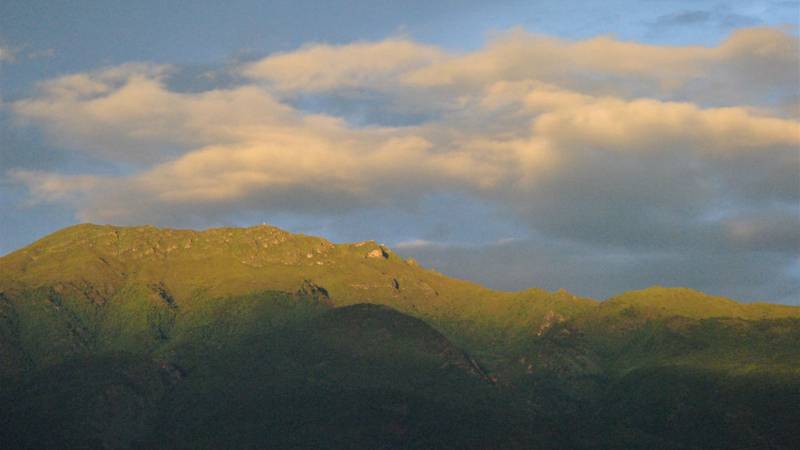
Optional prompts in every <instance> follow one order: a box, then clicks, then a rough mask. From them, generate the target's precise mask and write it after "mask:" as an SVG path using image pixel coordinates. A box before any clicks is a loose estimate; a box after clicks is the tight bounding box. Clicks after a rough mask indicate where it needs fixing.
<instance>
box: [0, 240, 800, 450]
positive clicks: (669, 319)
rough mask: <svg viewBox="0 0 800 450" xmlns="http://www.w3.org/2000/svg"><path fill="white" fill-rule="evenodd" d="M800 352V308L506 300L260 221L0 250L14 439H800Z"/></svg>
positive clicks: (586, 443) (708, 299)
mask: <svg viewBox="0 0 800 450" xmlns="http://www.w3.org/2000/svg"><path fill="white" fill-rule="evenodd" d="M799 362H800V307H791V306H785V305H771V304H744V303H738V302H735V301H733V300H730V299H726V298H724V297H718V296H712V295H707V294H704V293H702V292H699V291H695V290H691V289H687V288H664V287H659V286H656V287H651V288H648V289H643V290H638V291H630V292H627V293H623V294H620V295H618V296H614V297H612V298H609V299H607V300H605V301H597V300H593V299H588V298H583V297H579V296H575V295H573V294H571V293H569V292H566V291H564V290H559V291H555V292H548V291H545V290H542V289H538V288H530V289H526V290H523V291H517V292H506V291H494V290H491V289H488V288H485V287H482V286H480V285H478V284H475V283H471V282H469V281H465V280H457V279H453V278H450V277H447V276H445V275H442V274H440V273H438V272H436V271H433V270H429V269H425V268H423V267H421V266H419V265H418V264H417V263H416V262H414V261H413V260H409V259H403V258H401V257H400V256H399V255H397V254H396V253H394V252H393V251H392V250H391V249H390V248H388V247H387V246H384V245H382V244H379V243H377V242H375V241H363V242H356V243H347V244H334V243H331V242H330V241H328V240H326V239H322V238H316V237H313V236H306V235H302V234H292V233H289V232H286V231H284V230H281V229H279V228H276V227H271V226H266V225H260V226H256V227H250V228H215V229H210V230H206V231H193V230H173V229H159V228H156V227H152V226H142V227H114V226H107V225H92V224H84V225H77V226H74V227H69V228H66V229H64V230H60V231H58V232H56V233H53V234H51V235H48V236H46V237H44V238H42V239H41V240H39V241H37V242H35V243H33V244H31V245H29V246H27V247H24V248H22V249H19V250H17V251H15V252H12V253H11V254H8V255H6V256H3V257H0V407H3V408H4V409H5V410H6V411H10V413H8V414H10V419H9V420H11V421H10V422H8V423H9V424H10V425H8V427H7V428H3V426H0V438H5V439H8V440H9V441H10V442H15V443H17V444H19V445H17V447H20V448H48V447H59V446H64V445H68V446H70V447H74V448H82V447H100V448H137V447H143V446H144V447H151V448H181V447H183V448H197V447H200V448H219V447H225V446H231V445H235V446H237V447H280V448H319V447H335V448H352V447H353V445H352V443H353V442H356V443H360V445H356V446H362V447H368V448H376V447H378V448H414V447H420V448H431V447H439V448H441V447H448V446H449V447H460V448H487V447H496V446H498V445H499V446H501V447H504V448H531V447H534V448H576V449H600V448H665V449H666V448H670V449H699V448H716V447H719V446H720V445H719V443H720V442H722V448H740V447H748V446H750V447H756V448H758V445H760V444H759V443H761V442H764V440H765V439H772V441H774V442H777V444H775V445H773V446H772V448H781V449H783V448H786V449H790V448H794V447H795V446H794V445H793V444H794V443H795V442H800V436H796V435H795V434H794V432H793V431H792V430H793V429H794V428H793V425H794V421H793V419H792V418H793V417H797V415H800V409H798V408H800V382H797V380H800V363H799ZM65 380H70V381H68V382H67V381H65ZM665 386H666V389H673V387H674V389H677V391H676V392H679V393H680V395H677V394H676V395H677V396H670V395H664V393H663V389H662V387H665ZM709 392H720V393H721V394H720V395H724V400H725V402H726V404H728V405H732V406H730V407H721V406H719V405H718V404H717V403H718V402H717V399H716V398H715V397H714V396H712V395H709V394H708V393H709ZM292 399H301V400H292ZM775 399H780V400H775ZM51 401H52V402H56V403H57V404H63V405H73V404H74V405H79V406H76V407H74V408H72V407H70V408H71V409H70V408H68V410H74V411H76V412H75V415H74V416H73V415H68V414H61V413H58V414H53V413H51V412H50V409H49V408H50V406H49V405H50V403H51ZM770 402H772V403H770ZM775 402H777V403H775ZM318 403H321V404H326V405H330V406H329V407H326V408H327V409H325V408H323V409H325V410H326V411H329V412H330V414H328V415H326V414H322V413H320V411H321V410H320V409H319V408H317V406H315V405H317V404H318ZM264 405H269V408H265V406H264ZM611 405H624V407H622V406H611ZM653 405H656V406H653ZM731 408H733V409H731ZM270 411H280V413H277V412H270ZM631 411H634V412H635V414H633V415H632V413H631ZM687 411H688V412H690V414H689V413H687ZM731 411H733V412H734V413H733V414H732V413H731ZM756 415H763V416H765V417H767V418H768V419H769V420H760V419H759V420H756V419H753V417H755V416H756ZM702 416H708V417H710V418H711V419H713V420H710V421H709V422H708V423H707V424H704V423H705V422H700V425H697V424H698V420H699V419H698V417H702ZM491 418H494V419H491ZM667 419H669V420H667ZM203 423H214V424H216V427H212V428H211V429H209V428H208V427H203V426H198V424H203ZM456 423H458V424H462V425H455V424H456ZM299 424H305V425H299ZM578 424H582V425H580V426H579V425H578ZM87 427H88V428H87ZM217 427H218V428H220V429H223V430H226V432H225V433H224V434H223V435H219V434H218V433H215V430H216V428H217ZM297 427H300V428H297ZM743 427H744V428H743ZM776 427H777V428H776ZM87 429H91V430H95V431H92V432H90V433H88V434H87V433H86V432H85V430H87ZM742 429H744V430H745V431H739V432H734V431H733V430H742ZM258 430H261V431H258ZM265 430H266V431H265ZM292 430H295V431H296V430H300V431H298V432H295V431H292ZM432 430H437V431H436V432H435V433H434V432H433V431H432ZM775 430H778V431H779V432H778V433H777V434H775V433H776V431H775ZM432 433H433V434H432ZM676 433H679V434H676ZM770 433H773V434H774V435H775V436H777V437H775V436H772V437H769V436H770ZM324 435H330V436H333V437H334V438H335V439H334V441H335V444H329V445H328V444H323V443H322V441H319V439H321V436H324ZM599 435H602V437H598V436H599ZM436 436H438V437H436ZM87 439H88V440H89V441H87ZM225 439H233V441H226V440H225ZM182 442H184V443H186V444H181V443H182ZM232 442H233V444H232ZM332 442H333V441H332Z"/></svg>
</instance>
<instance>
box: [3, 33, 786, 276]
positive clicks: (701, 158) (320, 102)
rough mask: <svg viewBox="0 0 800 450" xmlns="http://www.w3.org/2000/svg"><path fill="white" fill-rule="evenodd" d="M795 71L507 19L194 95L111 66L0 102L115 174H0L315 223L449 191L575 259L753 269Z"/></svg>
mask: <svg viewBox="0 0 800 450" xmlns="http://www.w3.org/2000/svg"><path fill="white" fill-rule="evenodd" d="M798 67H800V65H798V39H797V38H796V37H795V36H793V35H790V34H788V33H786V32H783V31H781V30H776V29H770V28H751V29H743V30H739V31H737V32H735V33H733V34H732V35H731V36H730V37H729V38H728V39H726V40H724V41H723V42H721V43H720V44H719V45H717V46H715V47H693V46H680V47H679V46H654V45H645V44H641V43H636V42H625V41H620V40H617V39H615V38H613V37H596V38H592V39H587V40H582V41H567V40H563V39H558V38H554V37H549V36H543V35H536V34H531V33H527V32H524V31H522V30H512V31H510V32H507V33H504V34H501V35H498V36H496V37H495V38H494V39H493V40H491V41H489V42H488V43H487V44H486V45H485V46H484V47H483V48H481V49H478V50H476V51H473V52H468V53H460V54H456V53H452V52H448V51H446V50H445V49H441V48H437V47H433V46H429V45H425V44H421V43H418V42H414V41H411V40H408V39H400V38H392V39H387V40H384V41H379V42H357V43H352V44H349V45H339V46H332V45H326V44H318V45H308V46H305V47H302V48H300V49H298V50H295V51H293V52H286V53H279V54H273V55H268V56H267V57H265V58H263V59H260V60H257V61H253V62H249V63H245V64H240V65H237V66H234V67H232V68H230V70H231V72H232V73H233V77H234V78H235V79H236V80H237V81H236V83H233V85H232V86H225V87H218V88H215V89H210V90H204V91H200V92H195V91H182V90H178V89H175V88H174V87H170V83H169V81H170V77H172V76H173V74H174V73H175V72H177V71H180V68H179V67H170V66H163V65H153V64H127V65H122V66H116V67H110V68H105V69H101V70H97V71H94V72H89V73H78V74H72V75H68V76H64V77H60V78H56V79H52V80H49V81H47V82H44V83H42V84H41V85H40V86H39V89H38V91H37V93H36V95H34V96H32V97H29V98H25V99H22V100H18V101H15V102H12V103H10V104H9V105H7V107H8V108H10V110H11V111H12V113H13V114H14V116H15V118H16V120H17V121H18V123H19V124H22V125H30V126H35V127H39V128H40V129H41V130H43V132H44V133H45V134H46V135H47V136H48V137H49V139H51V140H52V141H53V142H54V143H56V144H57V145H59V146H62V147H64V148H68V149H70V150H73V151H77V152H83V153H85V154H87V155H89V156H90V157H92V158H96V159H100V160H106V161H112V162H118V163H124V164H126V165H127V166H129V167H133V169H132V170H130V171H129V172H130V173H127V174H125V175H117V176H109V175H102V176H101V175H96V174H91V173H87V174H79V175H74V174H72V175H67V174H62V173H53V172H40V171H31V170H22V169H12V170H10V171H9V172H8V175H9V176H10V177H11V178H12V179H14V180H16V181H17V182H19V183H23V184H24V185H27V186H28V187H29V189H30V193H31V197H32V199H33V200H35V201H43V202H61V203H64V202H66V203H68V204H72V205H74V207H75V208H76V210H77V211H78V212H77V214H78V217H79V218H80V220H85V221H99V222H114V223H141V222H154V223H159V224H173V225H174V224H178V225H179V224H180V223H181V221H182V220H183V219H182V218H184V217H189V216H190V217H200V218H205V219H207V220H208V221H209V222H210V223H211V222H214V221H215V220H218V219H219V218H220V217H225V216H226V215H231V214H237V213H242V212H250V211H264V212H267V213H269V212H294V213H302V214H311V215H319V216H326V215H327V216H329V215H336V214H344V213H346V212H347V211H356V210H359V209H364V208H398V207H400V208H407V207H413V205H414V204H415V203H417V202H419V201H420V200H422V199H424V198H426V197H429V196H431V195H437V194H442V193H444V194H448V193H455V194H458V195H463V196H465V197H467V198H474V199H476V201H481V202H488V203H490V204H492V205H495V206H496V207H497V209H498V211H500V212H501V214H503V215H506V216H507V217H510V218H512V219H511V220H516V221H520V222H522V223H524V224H525V226H526V227H527V228H528V230H529V232H530V234H529V235H530V236H534V235H535V236H538V239H540V241H542V240H548V239H552V240H558V242H566V243H569V245H570V246H579V247H580V246H584V247H583V248H584V251H583V253H587V252H589V249H592V250H591V251H594V252H609V251H611V249H615V251H622V252H625V254H627V255H629V257H630V258H633V259H634V260H635V259H636V258H637V257H639V258H644V259H647V261H654V259H653V255H655V254H660V253H659V252H662V253H663V252H665V251H669V252H677V255H682V260H684V261H686V260H687V258H688V256H687V255H695V256H694V257H691V258H689V259H693V260H698V258H699V256H697V255H703V258H702V260H703V261H704V262H705V261H708V262H709V263H711V264H712V265H713V262H714V261H727V262H728V264H730V261H734V260H737V258H739V259H740V260H745V259H746V260H748V261H751V260H752V261H769V262H770V264H778V267H775V268H773V269H772V270H771V271H770V275H769V276H770V277H773V275H774V273H775V272H776V271H786V270H789V269H788V267H789V266H790V265H791V264H792V260H793V258H794V257H795V256H796V255H797V253H798V250H800V214H798V213H799V212H800V211H798V205H800V184H799V180H798V174H800V157H799V154H798V149H800V125H798V116H797V111H798V108H797V104H798V93H797V86H798V83H800V73H798V71H799V70H800V69H798ZM331 105H333V107H331ZM365 111H366V113H365ZM378 118H380V120H379V119H378ZM399 118H402V120H400V119H399ZM409 242H413V243H414V245H407V246H406V247H408V248H413V249H417V250H419V251H421V249H424V248H426V247H429V248H431V249H432V250H431V251H439V252H440V253H441V252H444V251H450V250H447V249H445V248H444V247H442V246H441V245H437V244H436V243H432V242H428V241H427V240H425V239H423V238H421V237H420V238H419V239H416V240H410V241H409ZM500 247H502V248H507V247H508V244H503V245H500ZM578 254H581V252H578ZM714 255H717V257H716V259H715V257H714ZM758 255H767V256H764V257H763V258H762V259H759V258H758ZM644 259H642V260H644ZM656 259H657V258H656ZM678 259H681V258H678ZM670 267H672V266H670ZM747 267H748V268H751V266H747ZM630 269H631V270H634V269H635V267H631V268H630ZM713 270H716V271H717V272H716V273H720V271H724V270H725V267H717V268H715V269H713ZM709 277H710V278H714V276H713V275H709ZM723 278H724V277H723ZM773 278H774V277H773ZM790 280H794V279H792V278H790ZM531 284H535V280H533V281H532V283H531Z"/></svg>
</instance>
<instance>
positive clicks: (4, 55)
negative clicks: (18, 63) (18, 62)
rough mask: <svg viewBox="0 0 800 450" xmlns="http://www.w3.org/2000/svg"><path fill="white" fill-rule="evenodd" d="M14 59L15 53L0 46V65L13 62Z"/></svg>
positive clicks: (8, 48)
mask: <svg viewBox="0 0 800 450" xmlns="http://www.w3.org/2000/svg"><path fill="white" fill-rule="evenodd" d="M15 57H16V52H15V51H14V50H12V49H11V48H10V47H5V46H2V45H0V63H2V62H13V61H14V59H15Z"/></svg>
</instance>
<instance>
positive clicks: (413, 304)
mask: <svg viewBox="0 0 800 450" xmlns="http://www.w3.org/2000/svg"><path fill="white" fill-rule="evenodd" d="M262 291H279V292H287V293H298V292H307V293H308V294H313V295H316V296H319V297H324V300H325V301H326V302H327V303H329V304H330V305H332V306H344V305H348V304H356V303H364V302H368V303H378V304H385V305H388V306H391V307H392V308H394V309H397V310H399V311H402V312H406V313H408V314H411V315H413V316H415V317H420V318H423V319H425V320H428V321H430V322H431V323H432V324H434V325H435V326H436V327H437V328H440V329H442V330H443V331H445V332H447V333H448V334H449V335H451V337H452V338H453V339H455V340H456V341H458V342H461V343H463V344H465V345H466V344H474V345H478V342H476V340H477V341H481V342H484V341H485V340H486V339H493V340H498V341H513V340H515V339H519V338H520V336H525V335H527V334H530V333H535V332H536V330H537V329H538V328H539V327H540V326H541V325H542V323H543V320H545V319H544V318H545V316H546V315H547V314H548V313H551V314H557V315H559V317H561V316H564V317H571V316H573V315H577V314H580V313H582V312H584V311H586V310H588V309H591V308H593V307H594V305H595V302H594V301H591V300H588V299H581V298H576V297H575V296H573V295H571V294H568V293H565V292H560V293H549V292H545V291H541V290H530V291H525V292H520V293H508V292H497V291H492V290H489V289H486V288H483V287H481V286H478V285H476V284H473V283H469V282H466V281H461V280H456V279H452V278H448V277H446V276H443V275H441V274H439V273H437V272H435V271H431V270H427V269H424V268H422V267H420V266H418V265H417V264H415V263H414V262H413V261H406V260H403V259H402V258H400V257H399V256H397V255H396V254H395V253H393V252H392V251H391V250H389V249H388V248H386V247H384V246H381V245H378V244H376V243H375V242H371V241H368V242H361V243H355V244H340V245H337V244H332V243H330V242H329V241H327V240H324V239H321V238H316V237H309V236H304V235H297V234H291V233H288V232H285V231H282V230H279V229H277V228H274V227H270V226H257V227H252V228H221V229H212V230H208V231H202V232H197V231H191V230H169V229H158V228H154V227H129V228H125V227H112V226H98V225H78V226H74V227H70V228H66V229H64V230H61V231H59V232H56V233H54V234H52V235H49V236H47V237H45V238H43V239H41V240H40V241H37V242H36V243H34V244H32V245H30V246H28V247H26V248H23V249H21V250H19V251H16V252H14V253H11V254H9V255H7V256H5V257H3V258H0V292H2V293H5V296H6V300H5V302H6V308H8V309H10V310H13V311H14V314H16V315H17V316H20V318H22V319H24V317H27V316H35V319H34V317H31V318H30V319H24V320H19V321H18V322H19V324H18V325H19V326H20V327H21V329H20V330H19V331H20V333H21V335H23V338H24V337H25V336H26V335H27V331H26V330H25V327H26V326H27V325H26V324H27V323H30V322H32V321H35V322H37V323H38V324H39V325H42V324H47V328H48V329H51V330H52V333H53V334H62V335H64V334H69V335H70V336H73V337H74V338H75V339H78V340H79V341H81V342H84V343H90V342H91V341H93V339H96V338H97V337H98V336H99V335H101V334H103V335H105V334H104V333H105V332H106V331H107V332H110V333H115V329H118V328H119V327H123V328H124V327H128V326H129V325H130V324H127V323H125V322H126V321H128V320H144V319H143V318H144V317H147V318H148V320H151V319H153V318H152V317H151V316H153V315H155V316H158V317H160V319H159V318H156V319H157V320H167V321H169V320H172V319H171V318H170V317H171V316H173V315H175V314H178V315H185V314H190V313H191V311H192V309H194V308H196V307H198V305H202V304H203V302H204V300H208V299H216V298H221V297H232V296H240V295H248V294H251V293H257V292H262ZM22 297H24V298H25V300H21V298H22ZM23 306H24V307H23ZM151 310H152V312H150V313H148V314H150V316H148V315H147V314H138V315H136V314H134V316H135V317H138V318H136V319H130V317H129V316H131V313H133V312H135V311H140V312H145V311H151ZM65 318H66V319H65ZM65 320H67V322H64V321H65ZM37 328H41V327H40V326H37ZM68 328H69V330H68ZM37 333H39V332H38V331H37ZM23 340H27V341H30V345H32V346H33V347H37V348H38V347H39V342H37V341H36V339H32V340H31V339H27V338H24V339H23ZM41 340H44V341H46V342H48V344H47V346H48V347H50V348H51V349H52V352H53V353H55V354H58V353H60V352H62V350H63V349H60V348H57V346H53V345H51V344H52V342H51V340H50V336H41ZM56 340H57V339H56ZM103 340H104V341H105V340H106V339H105V338H104V339H103Z"/></svg>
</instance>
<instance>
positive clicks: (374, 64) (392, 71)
mask: <svg viewBox="0 0 800 450" xmlns="http://www.w3.org/2000/svg"><path fill="white" fill-rule="evenodd" d="M444 55H445V54H444V52H443V51H442V50H440V49H438V48H436V47H431V46H427V45H421V44H417V43H415V42H411V41H408V40H403V39H388V40H385V41H381V42H375V43H372V42H360V43H354V44H348V45H341V46H331V45H327V44H317V45H309V46H306V47H304V48H301V49H299V50H296V51H293V52H289V53H279V54H276V55H272V56H269V57H267V58H264V59H262V60H260V61H257V62H255V63H252V64H248V65H246V66H245V67H244V68H243V69H242V73H243V74H244V75H245V76H247V77H249V78H252V79H256V80H265V81H268V82H270V83H272V85H273V87H274V88H275V89H278V90H280V91H303V92H318V91H325V90H330V89H340V88H352V89H364V88H369V87H375V86H379V85H382V84H385V83H386V82H387V81H390V80H391V79H392V78H396V77H397V76H398V75H400V74H402V73H406V72H408V71H411V70H414V69H417V68H420V67H424V66H428V65H430V64H431V63H432V62H434V61H437V60H441V59H442V58H444Z"/></svg>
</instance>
